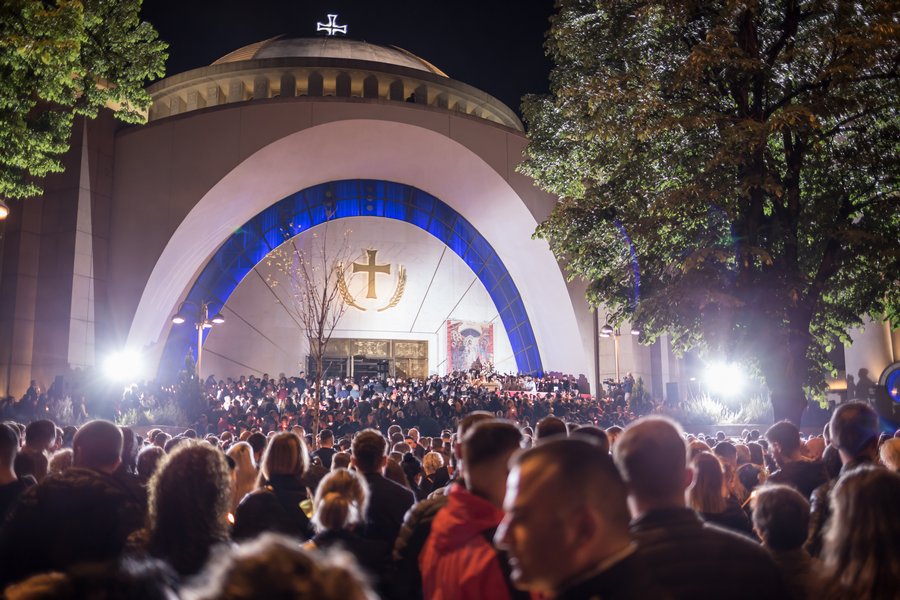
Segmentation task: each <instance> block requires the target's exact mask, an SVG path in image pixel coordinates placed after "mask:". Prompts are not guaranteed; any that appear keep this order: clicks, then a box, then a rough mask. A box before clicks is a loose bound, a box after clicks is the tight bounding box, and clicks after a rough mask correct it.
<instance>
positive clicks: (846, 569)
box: [822, 421, 900, 598]
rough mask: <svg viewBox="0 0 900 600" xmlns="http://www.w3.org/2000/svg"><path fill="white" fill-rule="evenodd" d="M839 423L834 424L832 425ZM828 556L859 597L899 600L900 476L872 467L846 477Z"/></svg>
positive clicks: (838, 490) (835, 503) (838, 578)
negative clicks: (897, 599) (896, 598)
mask: <svg viewBox="0 0 900 600" xmlns="http://www.w3.org/2000/svg"><path fill="white" fill-rule="evenodd" d="M832 424H833V421H832ZM831 500H832V515H831V519H830V521H829V525H828V528H827V530H826V533H825V546H824V549H823V551H822V558H823V560H824V562H825V566H826V567H827V568H828V570H829V572H830V573H832V575H833V577H834V579H835V583H837V584H838V585H840V586H842V587H845V588H847V589H848V590H849V591H850V593H852V596H851V595H848V596H846V597H856V598H895V597H896V594H897V582H898V581H900V545H898V544H897V540H898V539H900V511H898V510H897V507H898V506H900V474H897V473H895V472H893V471H889V470H888V469H883V468H879V467H874V466H872V465H865V466H860V467H857V468H855V469H852V470H851V471H850V472H849V473H845V474H843V475H842V476H841V478H840V479H839V480H838V483H837V484H836V485H835V487H834V489H833V490H832V495H831Z"/></svg>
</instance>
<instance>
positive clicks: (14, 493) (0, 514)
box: [0, 475, 37, 525]
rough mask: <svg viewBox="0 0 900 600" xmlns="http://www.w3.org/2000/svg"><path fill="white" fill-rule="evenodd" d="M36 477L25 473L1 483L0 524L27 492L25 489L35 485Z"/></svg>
mask: <svg viewBox="0 0 900 600" xmlns="http://www.w3.org/2000/svg"><path fill="white" fill-rule="evenodd" d="M36 483H37V481H35V479H34V477H32V476H31V475H25V476H24V477H19V478H18V479H16V480H15V481H13V482H11V483H5V484H3V485H0V525H2V524H3V521H5V520H6V517H7V516H8V515H9V514H10V513H11V512H12V509H13V508H14V507H15V506H16V503H17V502H18V501H19V497H20V496H21V495H22V494H24V493H25V490H27V489H28V488H30V487H31V486H33V485H35V484H36Z"/></svg>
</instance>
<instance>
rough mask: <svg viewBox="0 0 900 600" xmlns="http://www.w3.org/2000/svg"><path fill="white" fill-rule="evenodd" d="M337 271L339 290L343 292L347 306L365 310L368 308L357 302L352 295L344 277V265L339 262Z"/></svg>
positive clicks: (342, 296)
mask: <svg viewBox="0 0 900 600" xmlns="http://www.w3.org/2000/svg"><path fill="white" fill-rule="evenodd" d="M337 271H338V272H337V276H338V292H339V293H340V294H341V298H343V300H344V302H346V303H347V306H352V307H353V308H356V309H359V310H362V311H365V310H366V309H365V308H363V307H362V306H360V305H359V304H357V303H356V301H355V300H354V299H353V296H351V295H350V290H348V289H347V281H346V280H345V279H344V265H342V264H338V266H337Z"/></svg>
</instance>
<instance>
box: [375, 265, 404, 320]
mask: <svg viewBox="0 0 900 600" xmlns="http://www.w3.org/2000/svg"><path fill="white" fill-rule="evenodd" d="M404 291H406V268H405V267H404V266H403V265H400V266H399V267H397V287H396V288H395V289H394V295H393V296H391V301H390V302H388V303H387V304H386V305H385V306H382V307H381V308H379V309H378V312H382V311H385V310H387V309H389V308H394V307H395V306H397V304H399V303H400V298H402V297H403V292H404Z"/></svg>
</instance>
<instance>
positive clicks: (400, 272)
mask: <svg viewBox="0 0 900 600" xmlns="http://www.w3.org/2000/svg"><path fill="white" fill-rule="evenodd" d="M337 270H338V293H339V294H340V295H341V298H342V299H343V300H344V302H345V303H346V304H347V306H352V307H353V308H355V309H357V310H361V311H363V312H365V311H367V310H368V309H367V308H364V307H362V306H360V305H359V304H357V303H356V299H354V298H353V296H352V295H351V294H350V290H349V289H348V288H347V280H346V279H345V277H344V265H338V267H337ZM405 291H406V268H405V267H404V266H403V265H399V266H398V267H397V287H396V288H394V295H393V296H391V299H390V300H389V301H388V303H387V304H385V305H384V306H382V307H381V308H379V309H377V312H384V311H386V310H388V309H390V308H394V307H395V306H397V305H398V304H400V300H401V299H402V298H403V293H404V292H405Z"/></svg>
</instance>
